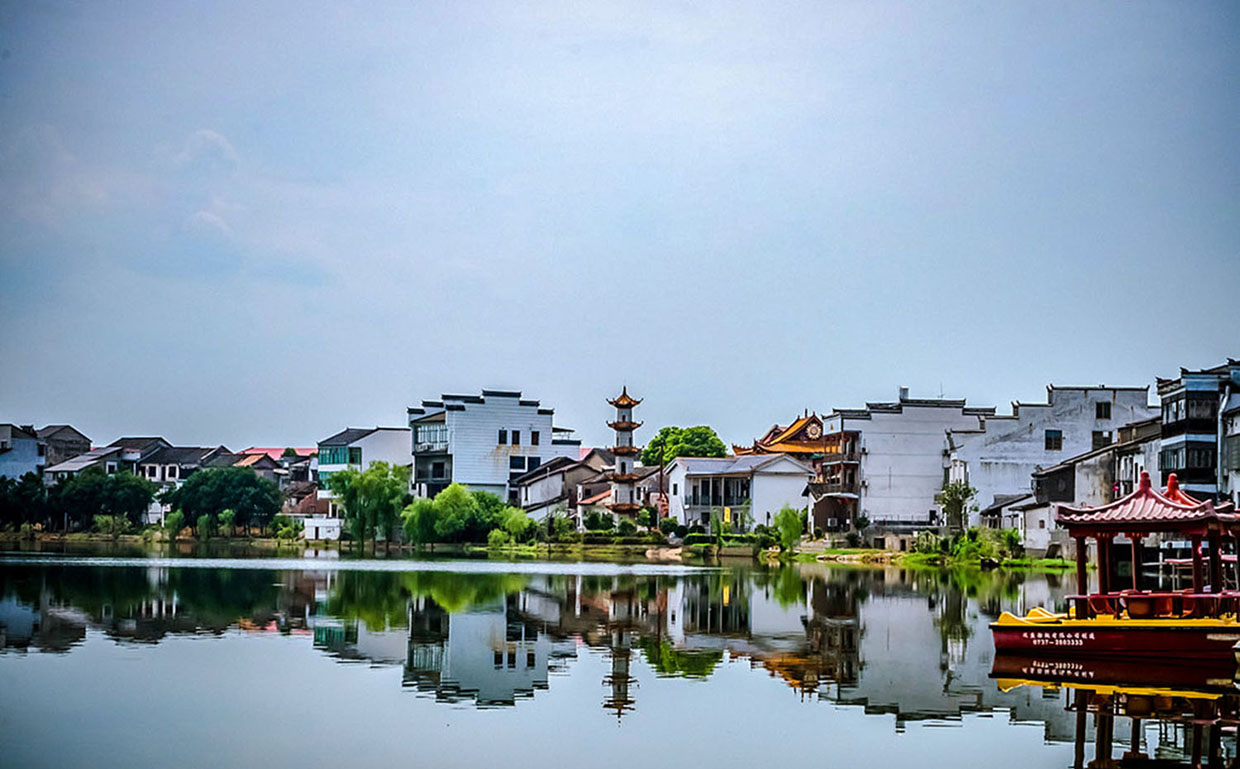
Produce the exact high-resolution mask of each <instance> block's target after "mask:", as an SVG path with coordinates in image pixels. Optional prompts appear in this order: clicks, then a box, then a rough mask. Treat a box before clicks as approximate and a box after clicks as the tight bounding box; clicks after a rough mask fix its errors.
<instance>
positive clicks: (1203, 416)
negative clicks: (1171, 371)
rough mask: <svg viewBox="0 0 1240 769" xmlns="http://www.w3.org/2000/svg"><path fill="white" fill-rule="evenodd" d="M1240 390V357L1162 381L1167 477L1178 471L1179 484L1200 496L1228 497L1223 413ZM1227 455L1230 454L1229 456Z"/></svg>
mask: <svg viewBox="0 0 1240 769" xmlns="http://www.w3.org/2000/svg"><path fill="white" fill-rule="evenodd" d="M1235 393H1240V361H1237V360H1231V359H1228V361H1227V362H1226V363H1224V364H1222V365H1221V366H1215V367H1214V368H1208V369H1202V370H1200V371H1190V370H1188V369H1183V368H1182V369H1180V376H1179V377H1178V378H1176V379H1162V378H1160V379H1159V380H1158V396H1159V398H1160V399H1161V400H1162V447H1161V450H1160V451H1159V461H1158V465H1159V470H1160V471H1161V473H1162V482H1163V484H1166V482H1167V476H1169V475H1171V473H1175V474H1176V477H1177V478H1178V479H1179V482H1180V488H1181V489H1183V490H1184V491H1186V492H1188V493H1189V494H1191V495H1192V496H1194V497H1197V498H1199V499H1225V498H1227V496H1228V493H1227V491H1228V489H1227V480H1228V475H1227V472H1226V470H1225V468H1224V464H1225V462H1220V461H1219V459H1220V454H1221V453H1222V449H1223V447H1224V446H1223V444H1224V440H1225V438H1226V435H1225V427H1224V416H1225V412H1226V411H1227V409H1228V408H1229V407H1230V404H1231V397H1232V396H1233V395H1234V394H1235ZM1224 459H1226V458H1225V457H1224Z"/></svg>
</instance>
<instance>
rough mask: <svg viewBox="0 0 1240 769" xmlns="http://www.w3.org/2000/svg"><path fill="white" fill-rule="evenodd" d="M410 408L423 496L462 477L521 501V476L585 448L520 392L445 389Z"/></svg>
mask: <svg viewBox="0 0 1240 769" xmlns="http://www.w3.org/2000/svg"><path fill="white" fill-rule="evenodd" d="M408 412H409V427H410V429H411V430H412V436H411V437H412V450H413V452H412V453H413V479H412V484H413V493H414V494H415V495H417V496H421V497H433V496H435V495H436V494H438V493H439V492H440V491H442V490H443V489H444V488H446V487H447V486H448V484H451V483H461V484H464V485H466V486H468V487H469V488H471V489H473V490H475V491H488V492H491V493H492V494H496V495H498V496H500V497H501V498H503V499H506V500H508V501H509V502H510V503H512V504H517V503H518V502H519V500H518V499H517V498H516V493H515V487H514V485H513V481H514V480H515V479H516V478H518V477H520V476H522V475H524V474H526V473H528V472H529V471H530V470H534V469H536V468H538V467H539V466H540V465H541V464H542V463H543V462H546V461H548V460H550V459H552V458H553V457H569V458H570V459H577V458H578V456H579V454H580V452H581V441H579V440H577V439H576V438H574V437H573V435H572V431H571V430H567V429H564V428H560V427H556V426H555V424H554V422H553V421H552V420H553V418H554V416H555V410H554V409H550V408H545V407H543V406H542V405H541V404H540V403H539V402H538V401H536V400H528V399H526V398H522V397H521V393H520V392H514V391H507V390H483V391H482V394H481V395H443V396H441V397H440V399H439V400H425V401H422V405H421V406H419V407H410V408H409V410H408ZM322 462H323V459H322V457H321V456H320V458H319V464H320V467H321V466H322Z"/></svg>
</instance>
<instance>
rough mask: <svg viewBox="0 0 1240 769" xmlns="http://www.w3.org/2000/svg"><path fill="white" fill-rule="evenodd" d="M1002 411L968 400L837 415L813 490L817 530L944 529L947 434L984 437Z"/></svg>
mask: <svg viewBox="0 0 1240 769" xmlns="http://www.w3.org/2000/svg"><path fill="white" fill-rule="evenodd" d="M994 413H995V409H994V407H983V408H979V407H974V406H967V405H965V401H964V399H963V398H962V399H959V400H953V399H943V398H910V397H909V394H908V388H907V387H901V388H900V391H899V397H898V398H897V400H895V401H892V402H885V403H867V404H866V407H865V408H863V409H836V410H835V411H832V412H831V413H830V414H828V415H826V416H825V417H823V418H822V431H823V435H824V437H825V442H826V443H827V444H828V445H830V446H833V447H835V449H834V450H833V451H832V452H830V453H828V454H827V455H826V456H824V457H823V460H822V463H821V466H820V470H819V472H818V475H817V477H816V478H815V479H814V482H813V483H811V484H810V489H809V490H810V496H811V497H812V498H813V500H814V505H813V525H814V527H815V528H819V529H822V530H824V531H839V530H842V529H847V528H849V527H851V526H853V525H854V524H855V521H856V520H857V518H858V517H864V518H865V519H867V520H868V521H869V522H870V523H871V524H872V525H874V526H876V527H878V528H881V529H885V530H888V531H892V532H898V531H913V530H916V529H922V528H926V527H928V526H938V525H940V523H941V521H940V512H939V509H938V506H937V505H936V503H935V501H934V497H935V495H936V494H937V493H938V492H939V491H940V490H941V489H942V488H943V481H944V472H943V435H944V433H945V432H946V431H948V430H978V429H981V426H982V423H983V420H984V419H987V418H989V417H992V416H994Z"/></svg>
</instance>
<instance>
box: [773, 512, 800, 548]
mask: <svg viewBox="0 0 1240 769" xmlns="http://www.w3.org/2000/svg"><path fill="white" fill-rule="evenodd" d="M774 524H775V530H776V532H778V534H779V548H780V550H784V551H787V550H791V549H792V548H794V547H796V545H797V543H798V542H800V541H801V534H802V533H803V532H804V531H805V517H804V516H803V515H802V513H801V511H800V510H797V509H795V508H792V507H789V506H787V505H785V506H784V507H783V508H781V509H780V511H779V512H778V513H776V514H775V521H774Z"/></svg>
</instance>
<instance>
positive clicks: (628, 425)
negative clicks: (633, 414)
mask: <svg viewBox="0 0 1240 769" xmlns="http://www.w3.org/2000/svg"><path fill="white" fill-rule="evenodd" d="M643 424H645V423H644V422H626V421H620V420H617V421H615V422H608V423H607V426H608V427H610V428H611V429H613V430H616V431H617V432H622V433H631V432H633V431H634V430H636V429H637V428H639V427H641V426H642V425H643Z"/></svg>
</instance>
